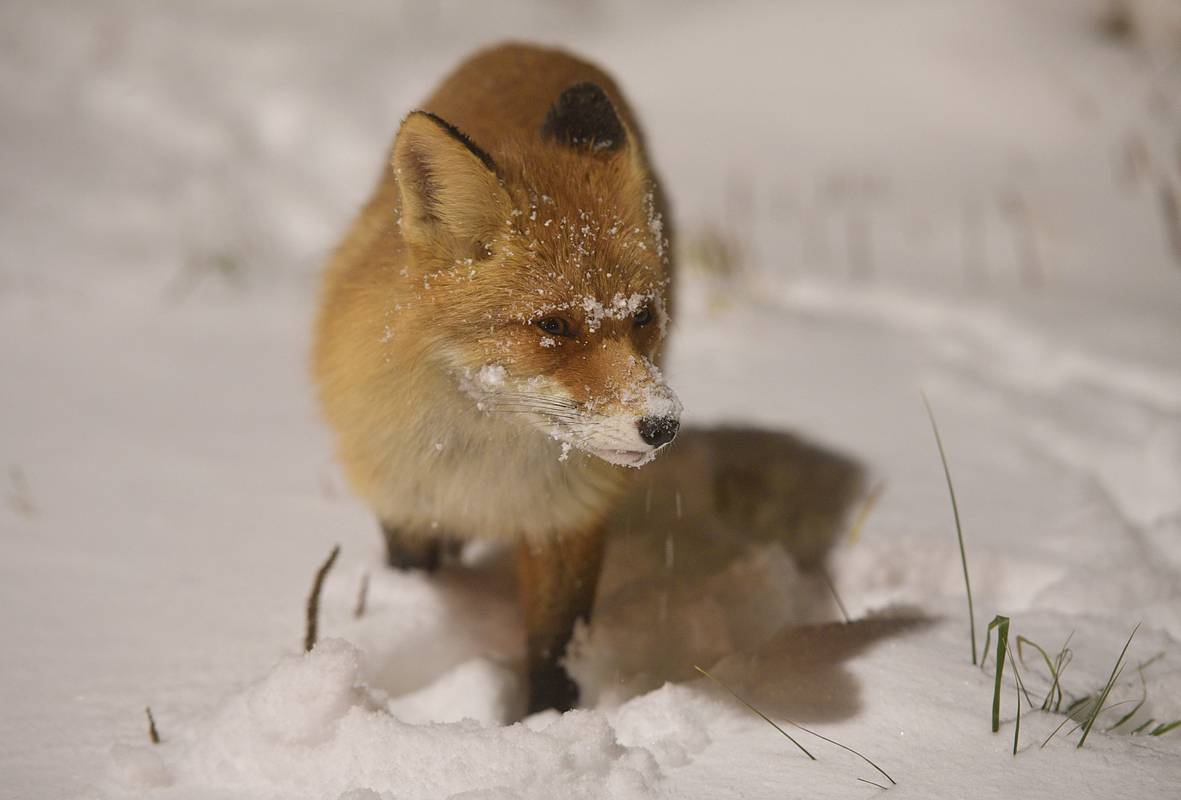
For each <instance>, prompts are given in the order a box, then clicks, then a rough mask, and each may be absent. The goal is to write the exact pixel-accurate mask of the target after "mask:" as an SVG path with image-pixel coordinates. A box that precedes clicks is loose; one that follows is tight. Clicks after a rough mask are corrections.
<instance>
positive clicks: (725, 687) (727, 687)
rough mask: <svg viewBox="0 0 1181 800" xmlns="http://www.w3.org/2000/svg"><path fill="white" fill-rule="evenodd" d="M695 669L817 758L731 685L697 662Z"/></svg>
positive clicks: (809, 756) (807, 754)
mask: <svg viewBox="0 0 1181 800" xmlns="http://www.w3.org/2000/svg"><path fill="white" fill-rule="evenodd" d="M693 669H695V670H697V671H698V672H700V673H701V674H702V675H704V676H705V677H707V678H709V679H710V680H711V681H713V682H714V683H716V684H717V685H718V686H721V687H722V688H723V689H725V690H726V691H727V692H729V693H730V694H731V695H732V696H733V697H734V699H735V700H737V701H738V702H739V703H742V704H743V705H744V706H746V707H747V708H748V709H750V710H751V712H752V713H754V714H756V715H758V716H759V717H761V718H762V720H763V721H764V722H766V723H767V724H768V725H770V726H771V727H772V728H774V729H775V730H777V731H779V732H780V733H782V734H783V735H784V737H786V738H787V740H788V741H789V742H791V743H792V744H794V745H795V746H796V747H798V748H800V752H802V753H803V754H804V755H806V756H807V757H808V758H810V759H812V760H813V761H815V760H816V756H814V755H812V754H811V753H809V752H808V748H806V747H804V746H803V745H802V744H800V743H799V742H797V741H796V740H795V739H794V738H792V735H791V734H790V733H788V732H787V731H785V730H784V729H783V728H781V727H779V726H778V725H776V724H775V721H774V720H773V719H771V718H770V717H768V716H767V715H766V714H764V713H763V712H762V711H759V710H758V709H757V708H755V707H754V706H752V705H751V704H750V703H748V702H746V701H745V700H743V699H742V698H741V697H740V696H739V695H738V693H737V692H735V691H734V690H733V689H731V688H730V687H729V686H727V685H726V684H724V683H722V682H721V681H720V680H718V679H717V678H715V677H714V676H713V675H710V674H709V673H708V672H706V671H705V670H704V669H702V668H701V667H699V666H697V665H696V664H694V665H693ZM789 722H790V721H789ZM791 724H793V725H795V723H794V722H793V723H791ZM796 727H797V728H798V727H799V726H798V725H796Z"/></svg>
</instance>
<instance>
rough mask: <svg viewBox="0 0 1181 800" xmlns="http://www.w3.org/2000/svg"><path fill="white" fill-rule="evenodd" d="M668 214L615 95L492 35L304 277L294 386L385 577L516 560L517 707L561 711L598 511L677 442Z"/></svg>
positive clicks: (568, 62)
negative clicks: (308, 400)
mask: <svg viewBox="0 0 1181 800" xmlns="http://www.w3.org/2000/svg"><path fill="white" fill-rule="evenodd" d="M666 219H667V208H666V200H665V196H664V193H663V191H662V187H661V184H660V183H659V181H658V180H657V177H656V174H655V172H654V170H653V168H652V166H651V164H650V162H649V158H648V154H647V152H646V149H645V143H644V139H643V134H642V132H641V130H640V127H639V125H638V122H637V120H636V117H635V115H634V113H633V111H632V109H631V107H630V106H629V105H628V103H627V102H626V100H625V98H624V96H623V94H622V92H621V91H620V89H619V87H618V86H617V84H616V82H615V81H614V80H613V79H612V78H611V77H610V76H608V74H607V73H606V72H605V71H603V70H602V69H601V68H599V67H597V66H595V65H593V64H591V63H590V62H588V61H586V60H583V59H582V58H579V57H577V56H575V55H572V54H569V53H567V52H564V51H562V50H558V49H552V48H545V47H540V46H535V45H531V44H522V43H506V44H502V45H499V46H495V47H491V48H489V49H486V50H482V51H479V52H477V53H475V54H474V55H472V56H471V57H469V58H468V59H467V60H466V61H464V62H462V63H461V64H460V65H459V66H458V67H457V68H455V70H454V71H453V72H452V73H451V74H450V75H449V76H447V77H446V78H445V79H444V80H443V81H442V83H441V84H440V85H439V86H438V87H437V88H436V89H435V91H434V92H433V93H432V94H431V95H430V96H429V97H428V98H427V99H426V101H425V102H424V103H423V104H422V105H421V106H420V107H419V108H418V109H416V110H414V111H412V112H411V113H410V114H408V115H407V116H406V117H405V118H404V119H403V120H402V122H401V124H400V126H399V128H398V131H397V133H396V135H395V137H394V141H393V146H392V148H391V149H390V151H389V153H388V158H387V161H386V166H385V167H384V168H383V170H382V172H381V176H380V179H379V180H378V182H377V185H376V187H375V188H374V190H373V192H372V195H371V197H370V198H369V200H368V201H367V202H366V203H365V204H364V206H363V207H362V209H361V211H360V213H359V215H358V216H357V218H356V219H355V221H354V222H353V223H352V225H351V227H350V228H349V229H348V231H347V233H346V235H345V237H344V239H343V240H342V242H341V243H340V245H339V246H338V247H337V249H336V250H335V252H334V254H333V255H332V257H331V258H330V260H329V263H328V265H327V268H326V270H325V273H324V279H323V284H322V287H321V291H320V301H319V309H318V313H317V316H316V320H315V328H314V344H313V352H312V372H313V379H314V383H315V385H316V387H317V391H318V396H319V401H320V406H321V408H322V410H323V413H324V416H325V417H326V419H327V421H328V424H329V426H330V428H331V429H332V430H333V431H334V433H335V439H336V449H337V455H338V458H339V461H340V462H341V464H342V465H343V469H344V473H345V475H346V478H347V481H348V483H349V485H350V487H351V489H352V491H353V492H355V493H356V494H357V495H358V496H359V497H360V498H361V499H362V500H363V501H364V502H365V503H366V504H367V505H368V506H369V507H370V508H371V509H372V510H373V512H374V513H375V515H376V517H377V521H378V523H379V526H380V529H381V531H382V534H383V536H384V539H385V545H386V554H387V560H388V562H389V564H390V566H392V567H394V568H397V569H402V570H425V571H433V570H435V569H437V568H438V567H439V566H440V564H441V563H442V562H443V560H444V559H446V558H449V557H453V556H454V555H455V554H456V553H457V552H458V551H459V548H461V547H462V546H463V544H464V543H467V542H471V541H475V540H491V541H494V542H500V543H503V544H504V545H506V546H508V547H510V548H512V549H513V550H514V551H515V567H516V575H517V586H518V595H519V600H520V605H521V608H522V613H523V617H524V628H525V633H526V635H525V640H526V641H525V661H526V672H527V675H526V692H525V694H526V705H527V710H528V713H534V712H538V711H542V710H545V709H551V708H552V709H557V710H559V711H566V710H568V709H570V708H572V707H573V706H574V705H575V704H576V703H577V700H578V688H577V685H576V684H575V682H574V681H573V680H572V679H571V677H570V675H569V674H568V672H567V671H566V669H565V666H564V658H565V655H566V650H567V647H568V645H569V642H570V640H571V637H572V635H573V632H574V629H575V627H576V625H577V624H578V623H579V621H580V620H585V621H587V622H589V618H590V613H591V609H592V606H593V603H594V597H595V589H596V585H597V583H598V577H599V572H600V568H601V565H602V562H603V556H604V549H605V546H606V533H607V520H608V517H609V516H610V514H611V512H612V510H613V509H614V508H615V507H616V506H617V505H618V503H619V502H620V499H621V497H622V496H623V495H624V493H625V492H626V491H627V489H628V487H629V485H631V484H632V483H633V482H634V480H635V477H634V476H635V474H636V470H637V469H638V468H640V467H642V466H643V465H645V464H647V463H649V462H650V461H652V460H653V459H654V458H655V457H656V455H657V453H658V452H660V451H662V450H663V449H664V448H665V447H667V446H668V445H669V444H670V443H671V442H672V441H673V439H674V438H675V437H676V435H677V432H678V429H679V425H680V418H681V413H682V406H681V403H680V401H679V400H678V398H677V395H676V394H675V393H674V392H673V390H672V389H671V388H670V387H669V385H668V383H667V381H666V379H665V378H664V376H663V374H662V372H661V368H660V364H661V363H662V353H663V350H664V343H665V340H666V338H667V335H668V330H669V323H670V314H671V311H672V306H671V302H672V276H673V269H672V250H671V248H672V235H671V231H670V228H669V226H668V225H667V224H666V222H665V220H666Z"/></svg>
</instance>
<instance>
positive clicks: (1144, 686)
mask: <svg viewBox="0 0 1181 800" xmlns="http://www.w3.org/2000/svg"><path fill="white" fill-rule="evenodd" d="M1136 671H1137V672H1138V673H1140V702H1139V703H1137V704H1136V705H1134V706H1132V710H1131V711H1129V712H1128V713H1127V714H1124V715H1123V716H1122V717H1120V718H1119V722H1117V723H1115V724H1114V725H1112V726H1111V727H1110V728H1108V729H1107V732H1108V733H1111V732H1112V731H1113V730H1115V729H1116V728H1118V727H1119V726H1121V725H1123V724H1124V723H1125V722H1127V721H1128V720H1130V719H1131V718H1132V717H1134V716H1136V712H1137V711H1139V710H1140V707H1141V706H1143V705H1144V702H1145V701H1146V700H1148V683H1147V682H1146V681H1145V680H1144V665H1143V664H1141V665H1140V666H1139V667H1138V668H1137V669H1136Z"/></svg>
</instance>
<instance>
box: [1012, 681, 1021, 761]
mask: <svg viewBox="0 0 1181 800" xmlns="http://www.w3.org/2000/svg"><path fill="white" fill-rule="evenodd" d="M1020 739H1021V692H1017V727H1015V728H1014V729H1013V755H1017V742H1018V741H1019V740H1020Z"/></svg>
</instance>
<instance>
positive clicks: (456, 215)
mask: <svg viewBox="0 0 1181 800" xmlns="http://www.w3.org/2000/svg"><path fill="white" fill-rule="evenodd" d="M393 166H394V171H395V175H396V178H397V182H398V192H399V195H400V197H401V203H402V216H401V220H402V233H403V234H404V235H405V236H406V238H407V239H408V240H409V241H412V242H415V243H418V244H422V245H444V246H457V247H460V248H466V249H469V250H471V251H472V253H474V254H475V255H474V256H473V257H477V256H478V255H479V253H480V250H481V248H482V246H483V245H484V244H486V243H487V242H488V240H489V238H490V237H492V236H493V235H494V234H495V231H496V229H497V227H498V226H499V225H500V224H501V223H502V222H503V221H504V220H505V218H506V217H507V216H508V214H509V213H510V208H509V199H508V195H507V194H506V193H505V191H504V189H503V188H502V187H501V186H500V181H499V178H498V177H497V175H496V165H495V164H494V163H493V162H492V158H491V157H490V156H489V155H488V154H487V153H486V152H484V151H483V150H481V149H480V148H479V147H477V146H476V145H475V143H473V142H472V140H471V139H469V138H468V137H467V136H465V135H464V134H463V133H462V132H461V131H460V130H459V129H458V128H456V127H455V126H454V125H451V124H450V123H448V122H447V121H446V120H443V119H441V118H439V117H437V116H435V115H434V114H431V113H429V112H426V111H416V112H414V113H412V114H411V115H410V116H408V117H406V119H405V121H404V122H403V123H402V127H401V128H400V129H399V130H398V136H397V138H395V139H394V155H393Z"/></svg>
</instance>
